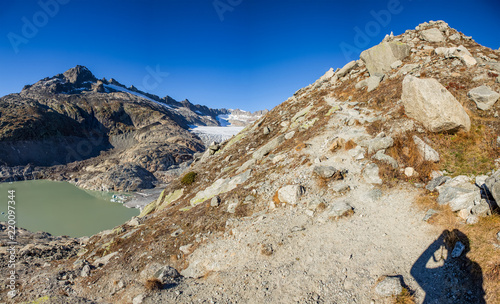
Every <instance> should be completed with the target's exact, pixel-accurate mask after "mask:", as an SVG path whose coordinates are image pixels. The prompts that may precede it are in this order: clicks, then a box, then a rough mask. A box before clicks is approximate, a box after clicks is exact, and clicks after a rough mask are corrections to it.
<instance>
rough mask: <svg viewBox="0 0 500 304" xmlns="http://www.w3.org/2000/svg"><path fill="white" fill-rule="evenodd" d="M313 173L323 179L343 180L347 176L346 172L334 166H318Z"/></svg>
mask: <svg viewBox="0 0 500 304" xmlns="http://www.w3.org/2000/svg"><path fill="white" fill-rule="evenodd" d="M313 172H314V173H315V174H316V175H318V176H320V177H322V178H331V177H336V178H335V179H343V178H344V176H345V173H346V172H345V170H338V169H336V168H335V167H332V166H316V167H314V170H313Z"/></svg>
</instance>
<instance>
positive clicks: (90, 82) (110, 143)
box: [0, 66, 258, 191]
mask: <svg viewBox="0 0 500 304" xmlns="http://www.w3.org/2000/svg"><path fill="white" fill-rule="evenodd" d="M0 108H1V112H0V113H1V116H0V180H1V181H14V180H23V179H33V178H49V179H57V180H68V181H71V182H74V183H76V184H77V185H78V186H81V187H83V188H88V189H94V190H125V191H128V190H137V189H142V188H151V187H153V186H154V185H155V184H157V183H162V182H168V181H169V180H170V179H171V178H172V175H173V173H172V169H175V168H177V166H179V165H180V164H182V163H184V162H186V161H189V160H191V159H192V158H193V157H192V156H193V154H194V153H196V152H200V151H203V150H204V144H203V143H202V141H200V139H199V137H197V136H196V135H193V134H192V133H190V132H188V129H189V127H190V126H192V125H202V126H207V125H208V126H220V125H221V124H220V122H219V121H218V117H219V116H220V115H230V114H231V111H229V110H226V109H210V108H208V107H205V106H200V105H193V104H191V103H190V102H189V101H188V100H185V101H182V102H177V101H176V100H174V99H172V98H170V97H168V96H167V97H165V98H159V97H158V96H155V95H151V94H148V93H145V92H142V91H139V90H137V89H136V88H135V87H133V86H132V87H129V88H126V87H125V86H123V85H122V84H120V83H119V82H117V81H116V80H114V79H110V80H109V81H108V80H106V79H102V80H97V79H96V77H95V76H94V75H93V74H92V73H91V72H90V71H89V70H88V69H87V68H85V67H83V66H76V67H75V68H72V69H70V70H68V71H66V72H65V73H64V74H59V75H56V76H54V77H51V78H45V79H42V80H40V81H38V82H37V83H35V84H33V85H27V86H25V87H24V88H23V90H22V91H21V92H20V93H18V94H10V95H8V96H4V97H2V98H0ZM257 117H258V116H256V117H255V119H256V118H257ZM246 123H247V124H248V122H246ZM174 176H175V174H174Z"/></svg>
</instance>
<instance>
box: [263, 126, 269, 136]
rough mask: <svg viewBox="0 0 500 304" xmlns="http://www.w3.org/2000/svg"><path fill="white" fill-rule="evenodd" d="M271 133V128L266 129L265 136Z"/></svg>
mask: <svg viewBox="0 0 500 304" xmlns="http://www.w3.org/2000/svg"><path fill="white" fill-rule="evenodd" d="M269 133H271V130H270V129H269V127H264V135H267V134H269Z"/></svg>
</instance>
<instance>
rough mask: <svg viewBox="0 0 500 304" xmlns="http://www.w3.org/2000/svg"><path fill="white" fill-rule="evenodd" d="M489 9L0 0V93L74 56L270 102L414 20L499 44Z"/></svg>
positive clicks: (155, 81) (241, 100)
mask: <svg viewBox="0 0 500 304" xmlns="http://www.w3.org/2000/svg"><path fill="white" fill-rule="evenodd" d="M499 12H500V1H496V0H495V1H424V0H388V1H386V0H384V1H356V0H352V1H332V0H330V1H327V0H324V1H321V0H286V1H282V0H265V1H264V0H215V1H214V0H165V1H130V0H120V1H114V0H100V1H93V0H85V1H83V0H41V1H31V0H23V1H15V0H8V1H1V2H0V95H2V96H3V95H5V94H8V93H14V92H19V91H20V90H21V89H22V87H23V86H24V85H25V84H31V83H34V82H36V81H38V80H39V79H41V78H44V77H47V76H53V75H55V74H58V73H62V72H64V71H65V70H67V69H69V68H71V67H73V66H75V65H77V64H80V65H85V66H87V67H88V68H89V69H90V70H91V71H92V72H93V73H94V74H95V75H96V76H97V77H98V78H102V77H106V78H107V79H109V78H111V77H113V78H115V79H117V80H118V81H120V82H121V83H123V84H125V85H127V86H129V85H135V86H136V87H139V88H142V89H145V90H146V91H148V92H150V93H153V94H156V95H159V96H161V97H163V96H165V95H170V96H172V97H174V98H175V99H177V100H182V99H185V98H188V99H189V100H190V101H191V102H193V103H199V104H205V105H207V106H210V107H216V108H222V107H225V108H241V109H245V110H250V111H255V110H259V109H264V108H268V109H271V108H272V107H274V106H276V105H278V104H280V103H281V102H283V101H284V100H286V98H288V97H289V96H291V95H292V94H293V93H294V92H295V91H296V90H298V89H300V88H302V87H304V86H307V85H308V84H310V83H312V82H314V81H315V80H316V79H317V78H319V77H320V76H321V75H322V74H323V73H324V72H326V71H327V70H328V69H329V68H330V67H333V68H337V67H342V66H343V65H344V64H345V63H347V62H348V61H350V60H353V59H358V58H359V52H360V51H362V50H364V49H367V48H369V47H371V46H373V45H376V44H378V43H379V42H380V41H381V40H382V39H383V37H384V36H385V34H388V33H390V32H391V31H393V32H394V34H395V35H398V34H401V33H403V32H404V31H405V30H406V29H413V28H415V26H417V25H418V24H419V23H422V22H424V21H429V20H445V21H446V22H448V23H449V25H450V26H451V27H453V28H456V29H457V30H459V31H461V32H463V33H465V34H466V35H470V36H472V37H473V38H474V39H475V40H476V41H477V42H478V43H480V44H482V45H485V46H488V47H491V48H495V49H498V48H499V47H500V34H499V33H498V31H499V29H500V18H498V13H499Z"/></svg>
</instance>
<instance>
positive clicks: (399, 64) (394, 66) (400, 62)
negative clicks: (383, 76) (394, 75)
mask: <svg viewBox="0 0 500 304" xmlns="http://www.w3.org/2000/svg"><path fill="white" fill-rule="evenodd" d="M402 64H403V62H402V61H401V60H397V61H394V62H393V63H392V64H391V69H397V68H399V67H400V66H401V65H402Z"/></svg>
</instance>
